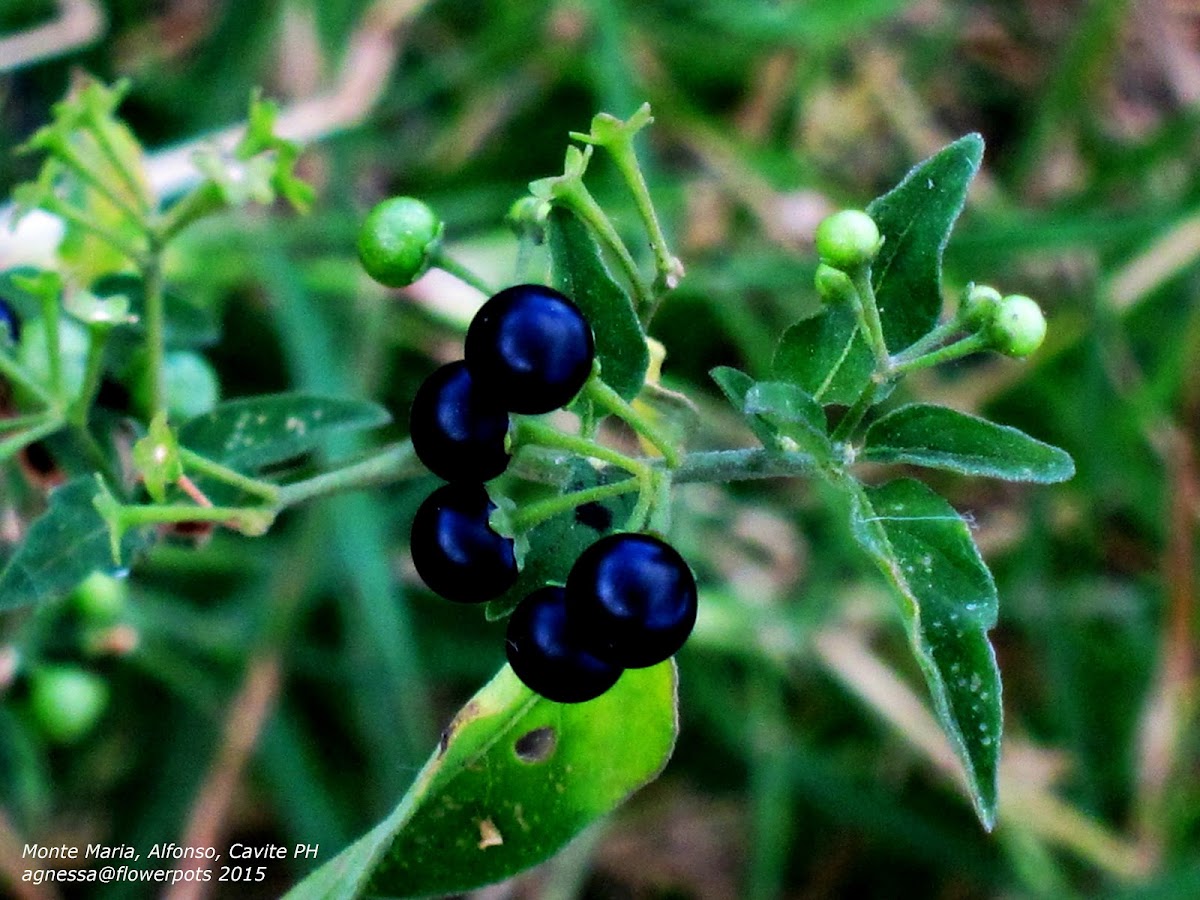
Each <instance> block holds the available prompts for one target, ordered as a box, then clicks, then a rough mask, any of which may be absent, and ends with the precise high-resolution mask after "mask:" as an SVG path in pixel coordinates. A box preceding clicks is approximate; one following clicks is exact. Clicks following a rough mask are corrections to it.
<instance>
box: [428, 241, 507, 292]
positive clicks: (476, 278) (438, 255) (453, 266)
mask: <svg viewBox="0 0 1200 900" xmlns="http://www.w3.org/2000/svg"><path fill="white" fill-rule="evenodd" d="M431 264H432V265H433V266H435V267H436V268H439V269H441V270H442V271H443V272H449V273H450V274H451V275H453V276H454V277H455V278H457V279H458V280H459V281H461V282H463V283H464V284H469V285H470V286H471V287H473V288H475V290H477V291H479V292H480V293H482V294H484V295H485V296H487V297H490V296H491V295H492V294H494V293H496V291H495V289H494V288H493V287H492V286H491V285H490V284H488V283H487V282H486V281H485V280H484V279H483V278H482V277H481V276H480V275H478V274H476V273H475V272H472V271H471V270H470V269H469V268H467V267H466V266H465V265H463V264H462V263H461V262H459V261H458V260H457V259H454V258H453V257H451V256H449V255H447V253H446V252H445V251H444V250H442V249H440V248H439V249H438V250H436V251H434V253H433V255H432V258H431Z"/></svg>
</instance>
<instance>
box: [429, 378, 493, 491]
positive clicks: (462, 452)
mask: <svg viewBox="0 0 1200 900" xmlns="http://www.w3.org/2000/svg"><path fill="white" fill-rule="evenodd" d="M409 433H410V434H411V436H412V442H413V450H415V451H416V453H417V456H418V458H420V460H421V462H423V463H425V465H426V466H427V467H428V468H429V471H431V472H433V474H434V475H437V476H438V477H440V478H444V479H446V481H471V482H479V481H489V480H490V479H492V478H495V477H496V476H497V475H499V474H500V473H501V472H503V471H504V470H505V468H507V466H508V460H509V454H508V451H507V450H506V449H505V448H504V438H505V436H506V435H507V434H508V413H507V412H506V411H505V410H503V409H501V408H500V407H499V406H498V405H497V404H496V403H495V402H494V401H492V400H491V399H489V395H488V394H485V393H484V392H483V391H481V390H480V389H479V386H478V383H477V382H476V380H475V379H474V378H473V377H472V376H471V373H470V372H469V371H467V367H466V365H465V364H464V363H463V362H462V361H461V360H460V361H458V362H452V363H448V364H446V365H444V366H442V367H441V368H440V369H438V370H436V371H435V372H434V373H433V374H432V375H430V376H429V377H428V378H426V379H425V381H424V383H423V384H422V385H421V386H420V388H418V389H417V395H416V397H414V398H413V403H412V410H411V412H410V413H409Z"/></svg>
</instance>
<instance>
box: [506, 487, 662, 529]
mask: <svg viewBox="0 0 1200 900" xmlns="http://www.w3.org/2000/svg"><path fill="white" fill-rule="evenodd" d="M640 485H641V480H640V479H638V478H627V479H625V480H624V481H617V482H614V483H613V484H598V485H595V486H594V487H590V488H583V489H582V490H578V491H572V492H570V493H568V494H559V495H558V496H557V497H549V498H547V499H546V500H539V501H538V502H537V503H530V504H529V505H528V506H526V507H524V508H522V509H521V510H519V511H518V512H517V513H515V514H514V515H513V516H512V518H511V521H512V526H513V528H514V529H515V530H516V531H518V532H520V531H528V530H529V529H530V528H533V527H534V526H535V525H540V524H541V523H542V522H544V521H546V520H547V519H552V518H554V517H555V516H557V515H560V514H562V513H565V512H570V511H571V510H573V509H575V508H577V507H580V506H583V505H584V504H585V503H595V502H597V501H599V500H607V499H609V498H610V497H619V496H620V495H622V494H628V493H629V492H630V491H636V490H637V489H638V487H639V486H640Z"/></svg>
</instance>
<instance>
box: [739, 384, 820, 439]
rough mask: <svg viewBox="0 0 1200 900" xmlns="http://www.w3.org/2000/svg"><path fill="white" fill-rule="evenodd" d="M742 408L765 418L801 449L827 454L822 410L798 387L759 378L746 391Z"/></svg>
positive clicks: (750, 413)
mask: <svg viewBox="0 0 1200 900" xmlns="http://www.w3.org/2000/svg"><path fill="white" fill-rule="evenodd" d="M742 411H743V412H744V413H746V414H747V415H750V416H757V417H759V418H761V419H765V420H766V421H767V422H769V423H770V424H771V426H772V427H773V428H774V429H775V430H776V431H777V432H778V433H779V434H781V435H784V436H785V437H788V438H791V439H792V440H793V441H795V442H796V443H797V444H798V445H799V446H800V449H802V450H808V451H810V452H812V453H816V454H818V455H820V456H828V455H829V453H830V445H829V436H828V426H827V424H826V421H825V410H824V409H823V408H822V407H821V404H820V403H818V402H817V401H816V400H814V399H813V398H812V397H811V396H810V395H809V394H807V393H805V392H804V391H803V390H802V389H801V388H799V387H797V386H796V385H794V384H791V383H789V382H786V381H760V382H758V383H757V384H754V385H752V386H751V388H750V390H748V391H747V392H746V399H745V401H744V403H743V406H742Z"/></svg>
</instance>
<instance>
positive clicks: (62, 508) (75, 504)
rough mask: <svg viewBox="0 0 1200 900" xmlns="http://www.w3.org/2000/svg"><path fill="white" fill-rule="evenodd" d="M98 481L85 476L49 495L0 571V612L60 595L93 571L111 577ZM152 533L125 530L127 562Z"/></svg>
mask: <svg viewBox="0 0 1200 900" xmlns="http://www.w3.org/2000/svg"><path fill="white" fill-rule="evenodd" d="M96 492H97V487H96V479H95V478H94V477H93V476H91V475H86V476H83V477H80V478H76V479H75V480H73V481H69V482H67V483H66V484H64V485H62V486H60V487H58V488H56V489H55V490H54V491H53V492H51V494H50V505H49V507H48V508H47V509H46V511H45V512H44V513H42V514H41V515H40V516H39V517H38V518H37V519H36V520H35V521H34V522H33V524H32V525H30V527H29V532H28V534H26V536H25V540H24V541H23V542H22V543H21V545H20V547H18V548H17V552H16V553H15V554H14V555H13V557H12V559H10V560H9V561H8V565H7V566H5V568H4V571H3V572H0V610H7V609H15V608H16V607H19V606H28V605H30V604H33V603H45V602H47V601H49V600H53V599H55V598H56V597H60V596H62V595H63V594H65V593H67V592H68V591H70V590H71V589H73V588H74V587H75V585H77V584H79V582H81V581H82V580H83V579H84V578H86V577H87V576H88V575H90V574H91V573H92V572H95V571H101V572H106V573H109V574H115V573H118V572H120V571H121V569H120V567H118V566H117V565H116V564H115V563H114V562H113V554H112V546H111V544H110V541H109V530H108V525H107V523H106V522H105V521H104V519H103V518H102V517H101V516H100V513H98V512H97V511H96V508H95V506H94V505H93V503H92V501H93V499H94V498H95V496H96ZM150 534H151V532H149V531H147V530H145V529H141V530H133V531H129V532H127V533H126V534H125V536H124V538H123V540H122V542H121V558H122V559H125V560H128V559H130V558H131V556H132V555H133V554H134V553H136V552H137V551H138V550H139V549H141V548H142V547H144V546H146V545H147V544H148V542H149V536H150Z"/></svg>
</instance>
